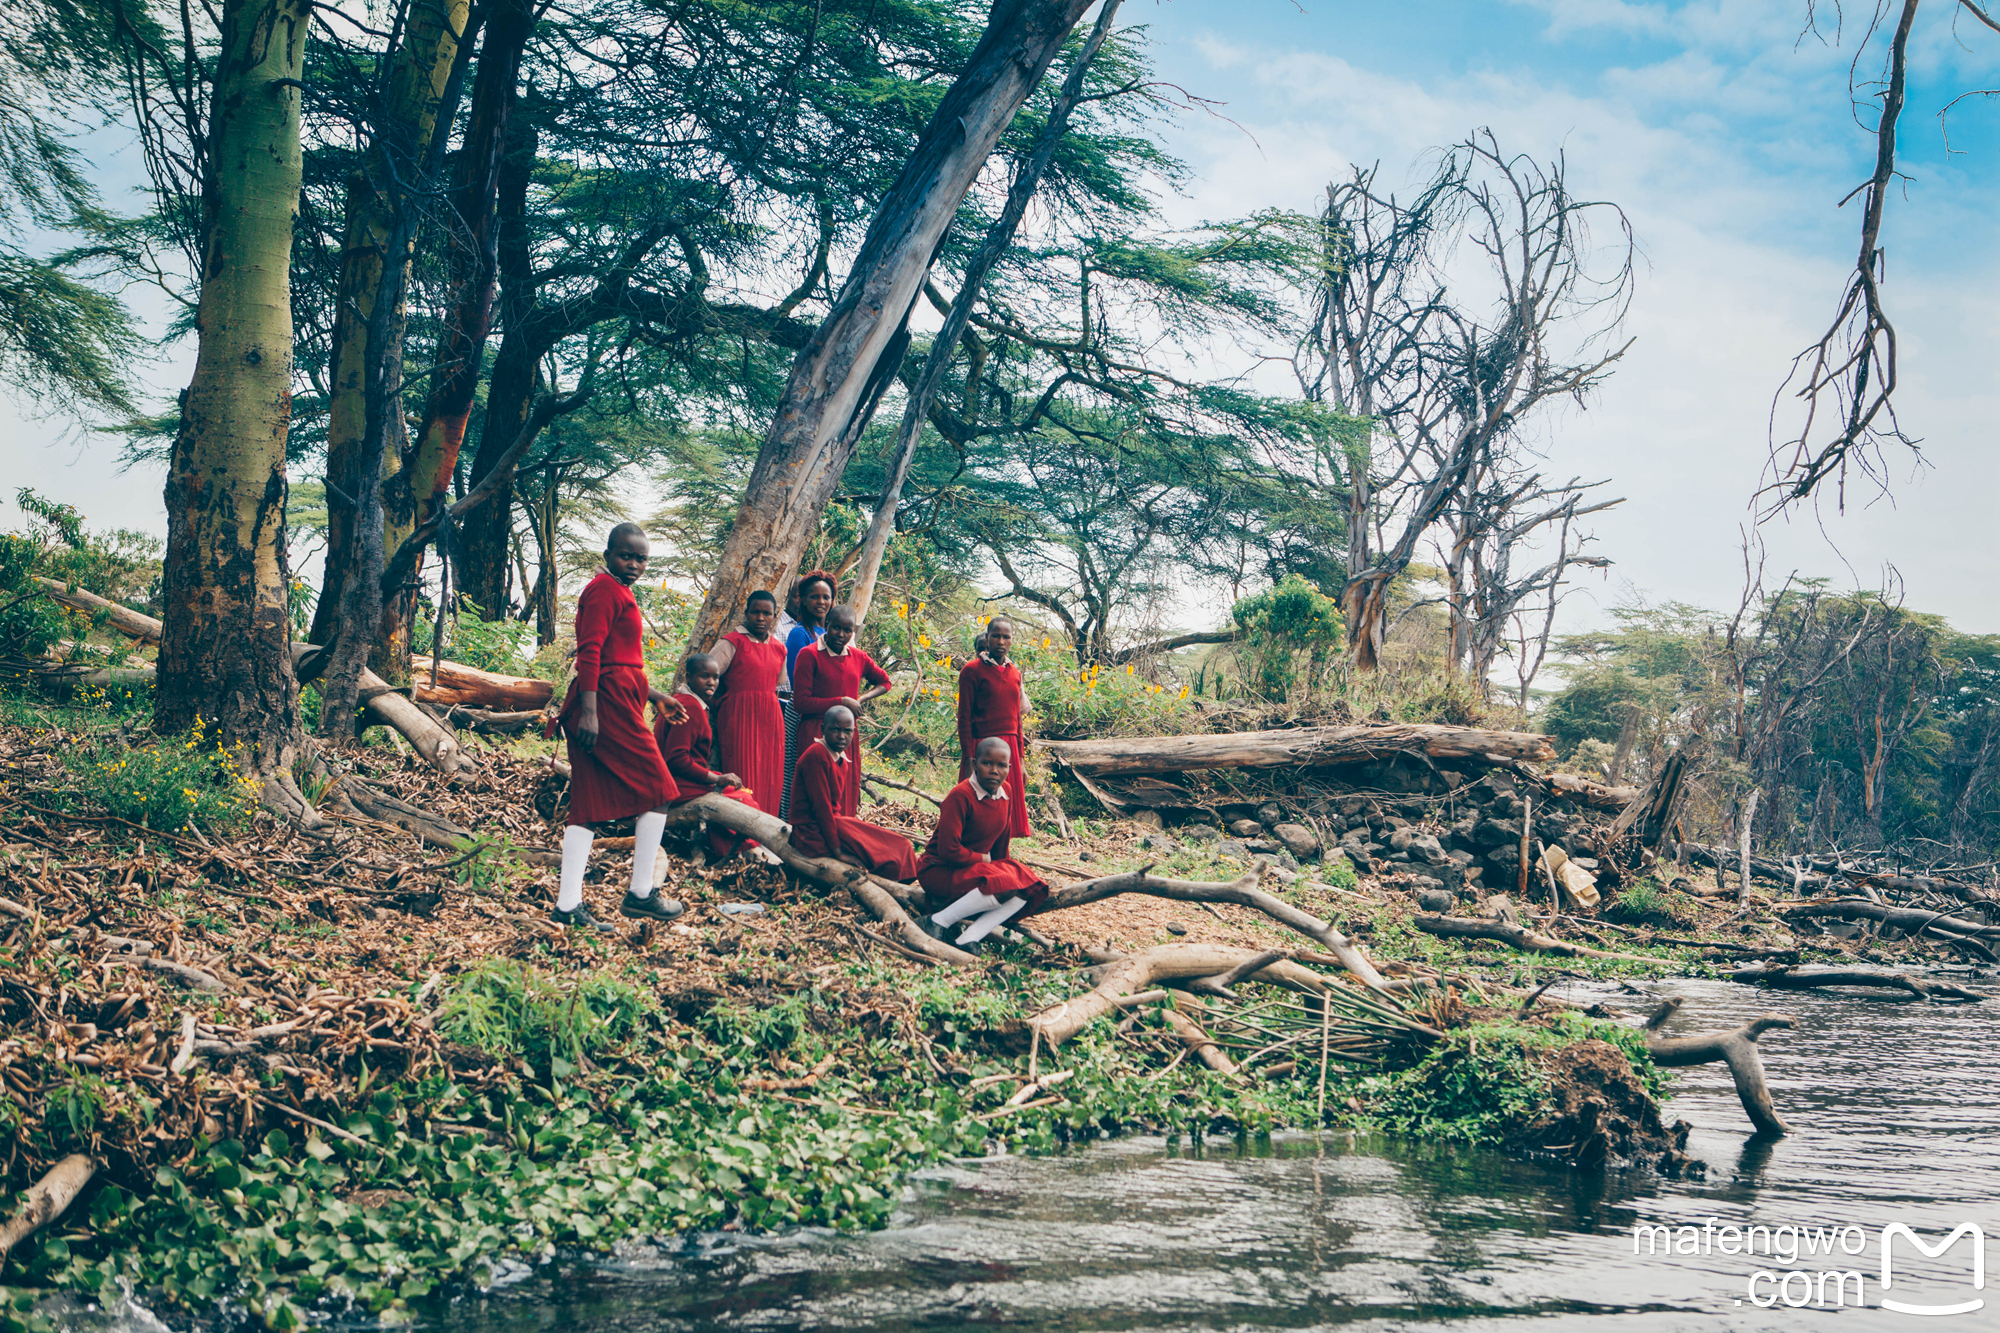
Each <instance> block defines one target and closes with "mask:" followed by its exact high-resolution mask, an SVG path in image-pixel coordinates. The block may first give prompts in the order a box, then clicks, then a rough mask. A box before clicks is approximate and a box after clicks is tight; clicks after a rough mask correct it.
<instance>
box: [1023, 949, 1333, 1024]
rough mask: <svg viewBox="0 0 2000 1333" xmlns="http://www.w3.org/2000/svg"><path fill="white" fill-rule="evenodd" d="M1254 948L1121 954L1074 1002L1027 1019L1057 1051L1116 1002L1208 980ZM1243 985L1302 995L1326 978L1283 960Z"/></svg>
mask: <svg viewBox="0 0 2000 1333" xmlns="http://www.w3.org/2000/svg"><path fill="white" fill-rule="evenodd" d="M1259 952H1260V951H1259V950H1256V949H1240V948H1236V947H1234V946H1232V945H1227V944H1163V945H1160V946H1158V947H1157V948H1152V949H1143V950H1141V951H1139V952H1138V953H1132V954H1126V955H1124V956H1123V957H1121V958H1116V959H1113V960H1112V961H1111V962H1108V963H1106V964H1104V965H1103V968H1102V970H1101V971H1100V973H1099V976H1098V980H1097V985H1096V986H1094V987H1093V988H1092V989H1090V990H1089V991H1087V992H1085V993H1084V994H1082V995H1079V996H1077V997H1075V998H1074V999H1069V1000H1064V1001H1063V1002H1062V1003H1060V1004H1054V1005H1050V1006H1049V1007H1048V1008H1047V1009H1044V1010H1042V1011H1041V1012H1039V1013H1037V1014H1034V1015H1032V1016H1031V1017H1030V1018H1029V1019H1028V1028H1029V1030H1030V1031H1031V1032H1033V1033H1035V1034H1037V1035H1039V1036H1040V1038H1041V1040H1042V1042H1043V1044H1045V1045H1048V1046H1060V1045H1061V1044H1062V1043H1063V1042H1066V1041H1068V1040H1069V1039H1070V1038H1071V1037H1074V1036H1075V1035H1076V1034H1077V1033H1079V1032H1081V1031H1083V1029H1084V1028H1086V1027H1088V1026H1090V1024H1092V1023H1094V1022H1096V1021H1097V1020H1098V1019H1100V1018H1103V1017H1104V1016H1105V1015H1107V1014H1116V1013H1118V1012H1120V1009H1121V1006H1120V1005H1119V1003H1118V1002H1119V1000H1121V999H1124V998H1126V997H1129V996H1133V995H1137V994H1139V993H1140V992H1141V991H1148V990H1152V989H1153V988H1154V983H1155V982H1161V981H1176V980H1185V979H1187V978H1190V977H1212V976H1217V975H1219V974H1221V973H1225V972H1228V971H1230V970H1232V969H1234V968H1235V967H1236V966H1237V965H1239V964H1241V963H1244V962H1247V961H1249V960H1251V959H1254V958H1256V957H1257V955H1258V953H1259ZM1247 980H1252V981H1269V982H1272V983H1275V984H1277V985H1280V986H1285V987H1288V988H1290V989H1292V990H1298V991H1303V992H1305V993H1306V994H1308V995H1320V994H1323V993H1324V992H1325V990H1326V987H1327V985H1328V980H1327V978H1326V977H1324V976H1321V975H1320V974H1319V973H1317V972H1315V971H1313V970H1312V969H1311V968H1309V967H1302V966H1300V965H1299V964H1297V963H1294V962H1289V961H1283V960H1281V961H1278V962H1274V963H1268V964H1266V965H1265V966H1264V967H1262V968H1259V969H1258V970H1257V971H1256V972H1254V973H1252V974H1251V975H1250V977H1248V978H1247Z"/></svg>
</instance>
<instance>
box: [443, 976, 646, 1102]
mask: <svg viewBox="0 0 2000 1333" xmlns="http://www.w3.org/2000/svg"><path fill="white" fill-rule="evenodd" d="M654 1009H655V1005H654V1004H653V1002H652V1000H651V998H650V997H648V996H647V995H646V994H645V992H643V991H641V990H640V989H639V988H638V987H636V986H634V985H632V984H631V983H629V982H625V981H620V980H618V979H617V978H615V977H610V976H606V975H604V974H603V973H601V972H587V973H585V974H583V975H582V976H579V977H576V978H574V979H571V980H565V981H557V980H555V979H554V978H552V977H550V976H548V975H547V974H546V973H543V972H541V971H538V970H537V969H535V968H533V967H530V966H528V965H527V964H525V963H518V962H515V961H514V960H513V959H511V958H491V959H487V960H486V961H484V962H481V963H478V964H476V965H475V966H473V967H471V968H469V969H467V970H466V971H465V972H464V973H463V974H462V975H460V976H459V978H458V980H457V981H455V982H454V983H452V986H451V989H450V990H449V991H448V992H447V993H446V995H445V998H444V1001H443V1003H442V1004H441V1005H440V1006H439V1007H438V1018H437V1028H438V1031H439V1033H441V1034H442V1035H443V1036H444V1037H445V1038H447V1039H448V1040H451V1041H456V1042H460V1043H462V1044H464V1045H467V1046H476V1047H478V1048H479V1049H480V1050H482V1051H487V1052H489V1053H491V1054H495V1055H518V1056H520V1057H522V1058H523V1059H525V1060H527V1061H528V1063H529V1064H531V1065H533V1066H534V1067H535V1068H537V1069H540V1070H546V1071H548V1072H550V1073H553V1074H555V1075H556V1076H558V1077H564V1076H567V1075H568V1074H570V1073H572V1072H574V1071H575V1069H576V1067H577V1066H579V1065H581V1064H582V1063H583V1062H584V1060H585V1059H586V1057H588V1056H590V1055H594V1054H596V1053H597V1052H599V1051H602V1050H605V1049H606V1048H608V1047H611V1046H614V1045H616V1044H618V1043H619V1042H622V1041H625V1040H626V1039H628V1038H629V1037H631V1036H632V1034H633V1033H634V1032H636V1031H637V1030H638V1027H639V1024H640V1022H641V1021H642V1020H643V1019H644V1018H645V1016H646V1015H647V1014H650V1013H652V1012H653V1011H654Z"/></svg>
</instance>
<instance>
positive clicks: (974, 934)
mask: <svg viewBox="0 0 2000 1333" xmlns="http://www.w3.org/2000/svg"><path fill="white" fill-rule="evenodd" d="M1027 905H1028V900H1027V899H1026V898H1022V897H1019V896H1016V897H1013V898H1009V899H1008V900H1007V901H1006V902H1004V903H1002V904H1000V906H998V907H996V908H994V909H993V910H992V911H990V912H988V913H986V914H985V915H984V916H979V917H974V918H973V919H972V921H971V922H970V923H968V924H967V925H966V927H965V931H964V933H963V934H961V935H960V936H959V937H958V942H959V943H960V944H977V943H979V941H981V940H983V939H985V938H986V937H987V936H988V935H991V934H992V933H993V932H994V931H996V930H998V929H1000V926H1001V923H1002V922H1004V921H1006V920H1007V918H1008V917H1010V916H1012V915H1014V913H1016V912H1018V911H1020V910H1021V909H1022V908H1023V907H1026V906H1027Z"/></svg>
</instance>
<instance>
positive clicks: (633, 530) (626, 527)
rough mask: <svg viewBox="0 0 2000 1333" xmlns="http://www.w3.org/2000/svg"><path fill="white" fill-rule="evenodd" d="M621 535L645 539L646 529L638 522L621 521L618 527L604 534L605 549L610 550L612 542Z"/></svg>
mask: <svg viewBox="0 0 2000 1333" xmlns="http://www.w3.org/2000/svg"><path fill="white" fill-rule="evenodd" d="M620 537H638V538H640V539H641V540H644V539H645V537H646V530H645V529H644V528H642V527H640V526H639V525H638V524H637V523H620V524H619V525H618V526H617V527H615V528H613V529H611V531H610V532H607V533H605V534H604V549H605V550H607V551H608V550H610V549H611V544H612V543H613V542H615V541H617V540H618V539H619V538H620Z"/></svg>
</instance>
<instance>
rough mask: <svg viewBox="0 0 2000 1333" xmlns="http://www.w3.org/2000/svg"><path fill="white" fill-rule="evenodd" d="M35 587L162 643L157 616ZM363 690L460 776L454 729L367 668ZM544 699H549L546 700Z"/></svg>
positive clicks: (128, 670)
mask: <svg viewBox="0 0 2000 1333" xmlns="http://www.w3.org/2000/svg"><path fill="white" fill-rule="evenodd" d="M36 582H38V583H40V584H41V585H42V588H43V589H44V590H45V591H46V592H47V593H48V595H49V596H50V597H51V598H53V599H55V600H56V601H58V602H61V603H62V604H63V605H64V606H69V607H74V608H76V609H77V610H80V611H89V612H92V613H96V612H100V611H101V612H103V613H104V614H105V624H106V625H108V626H109V627H110V628H112V629H115V630H117V631H118V632H119V633H120V634H123V635H125V636H126V637H128V638H133V639H138V640H140V641H141V642H143V643H158V642H159V641H160V634H161V632H162V629H163V627H162V626H161V624H160V622H159V621H158V620H157V619H156V618H154V617H152V616H149V615H146V614H145V613H143V612H140V611H134V610H132V608H130V607H127V606H120V605H118V603H116V602H112V601H107V600H105V599H104V598H102V597H99V596H98V595H97V594H96V593H94V592H85V591H84V590H83V589H81V588H71V587H69V586H67V585H66V584H62V583H58V582H56V581H55V580H54V579H43V578H38V579H37V580H36ZM318 651H320V650H319V648H318V647H317V646H316V645H314V644H309V643H295V644H293V645H292V662H293V663H294V665H296V664H297V663H298V662H299V661H300V660H302V659H303V658H304V657H306V656H307V655H308V654H310V653H316V652H318ZM469 669H470V668H468V670H469ZM152 675H153V668H151V667H144V668H138V667H120V668H115V669H114V670H113V672H111V673H107V679H116V680H117V681H118V683H120V684H128V683H137V682H139V681H142V680H150V679H151V678H152ZM361 689H362V693H363V694H364V695H366V696H367V703H366V704H364V705H363V711H364V712H365V713H366V714H367V717H368V720H369V721H370V722H373V723H376V724H378V725H380V726H385V727H389V728H391V729H392V730H394V731H396V732H397V733H398V734H400V735H401V736H402V737H403V738H404V739H405V740H407V741H409V743H410V744H411V745H412V746H414V747H415V748H416V751H417V753H418V754H421V755H422V756H423V757H424V758H425V759H427V760H429V761H430V763H431V766H432V767H434V768H436V769H437V770H438V771H439V772H440V773H446V774H450V773H456V772H457V771H458V766H459V761H460V753H461V752H460V750H459V745H458V738H457V737H456V736H455V735H453V734H452V730H451V728H450V727H447V726H444V725H443V724H441V723H440V722H439V721H438V720H437V719H436V718H434V717H432V716H431V715H430V714H428V713H426V712H425V711H424V710H423V709H421V708H419V707H417V706H416V705H415V704H413V703H411V702H410V701H409V700H408V699H407V698H405V697H404V696H403V695H401V694H399V693H397V692H396V690H395V689H394V688H393V687H391V686H390V684H389V682H388V681H386V680H383V679H382V678H381V677H380V676H378V675H376V674H375V673H374V672H372V671H369V670H367V669H366V668H364V669H363V670H362V672H361ZM543 697H544V698H546V697H547V695H546V694H545V695H544V696H543Z"/></svg>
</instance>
